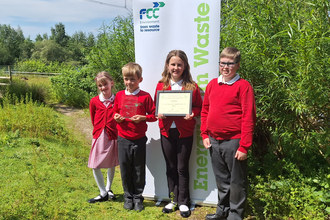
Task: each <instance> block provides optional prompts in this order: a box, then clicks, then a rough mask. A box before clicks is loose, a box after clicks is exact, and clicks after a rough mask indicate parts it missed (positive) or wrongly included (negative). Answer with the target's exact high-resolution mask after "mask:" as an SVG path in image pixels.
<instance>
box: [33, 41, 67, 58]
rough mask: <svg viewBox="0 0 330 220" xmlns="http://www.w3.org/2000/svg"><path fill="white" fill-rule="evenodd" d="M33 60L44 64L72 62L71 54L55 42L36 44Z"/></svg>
mask: <svg viewBox="0 0 330 220" xmlns="http://www.w3.org/2000/svg"><path fill="white" fill-rule="evenodd" d="M31 58H32V59H36V60H39V59H40V60H42V61H44V62H52V61H58V62H65V61H68V60H70V58H71V52H70V51H69V50H68V49H67V48H66V47H63V46H61V45H60V44H58V43H57V42H56V41H54V40H43V41H37V42H36V43H35V46H34V49H33V53H32V55H31Z"/></svg>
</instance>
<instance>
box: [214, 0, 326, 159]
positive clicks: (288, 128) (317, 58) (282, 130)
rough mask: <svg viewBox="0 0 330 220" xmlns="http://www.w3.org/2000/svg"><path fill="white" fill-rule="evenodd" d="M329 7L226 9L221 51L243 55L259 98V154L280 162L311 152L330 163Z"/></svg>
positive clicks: (275, 4) (265, 2)
mask: <svg viewBox="0 0 330 220" xmlns="http://www.w3.org/2000/svg"><path fill="white" fill-rule="evenodd" d="M328 11H329V2H328V1H321V0H309V1H306V0H288V1H287V0H278V1H269V0H255V1H250V0H234V1H224V2H223V3H222V21H223V22H222V29H221V41H220V43H221V48H224V47H227V46H235V47H237V48H239V49H240V50H241V52H242V63H241V69H240V74H241V75H242V76H243V78H246V79H247V80H249V81H250V82H251V83H252V85H253V87H254V89H255V94H256V102H257V113H258V122H257V129H256V131H257V133H256V137H257V139H256V143H257V142H258V141H260V139H262V141H261V143H262V144H259V145H258V146H257V147H256V148H258V149H256V151H258V152H260V151H263V153H267V152H268V150H262V149H260V148H265V147H266V148H267V147H268V148H270V150H271V151H272V152H275V153H276V155H278V157H280V158H285V157H286V156H288V155H287V154H286V151H287V148H296V151H297V153H298V154H300V153H303V152H304V151H305V150H306V149H311V150H312V151H313V152H314V153H316V154H320V155H322V156H323V157H324V158H325V159H326V160H327V161H328V162H329V163H330V146H329V142H330V132H329V129H328V128H329V125H330V103H329V96H330V87H329V86H328V85H329V82H330V75H329V74H328V72H329V69H330V59H329V54H330V31H329V22H330V20H329V15H328Z"/></svg>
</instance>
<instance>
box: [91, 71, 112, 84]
mask: <svg viewBox="0 0 330 220" xmlns="http://www.w3.org/2000/svg"><path fill="white" fill-rule="evenodd" d="M106 79H108V80H110V81H111V82H114V81H113V78H112V77H111V76H110V73H108V72H106V71H101V72H99V73H98V74H97V75H96V77H95V79H94V80H95V82H96V84H98V83H102V84H104V83H106Z"/></svg>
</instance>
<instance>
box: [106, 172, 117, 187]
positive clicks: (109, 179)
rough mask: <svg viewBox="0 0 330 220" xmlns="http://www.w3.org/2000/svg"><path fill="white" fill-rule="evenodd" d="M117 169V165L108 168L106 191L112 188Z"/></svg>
mask: <svg viewBox="0 0 330 220" xmlns="http://www.w3.org/2000/svg"><path fill="white" fill-rule="evenodd" d="M115 170H116V167H111V168H109V169H108V175H107V186H106V187H105V189H106V191H109V190H111V185H112V181H113V178H114V176H115Z"/></svg>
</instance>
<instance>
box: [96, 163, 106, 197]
mask: <svg viewBox="0 0 330 220" xmlns="http://www.w3.org/2000/svg"><path fill="white" fill-rule="evenodd" d="M93 174H94V178H95V181H96V183H97V186H98V187H99V189H100V195H102V196H105V195H107V194H108V193H107V191H106V190H105V186H104V178H103V174H102V172H101V169H93Z"/></svg>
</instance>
